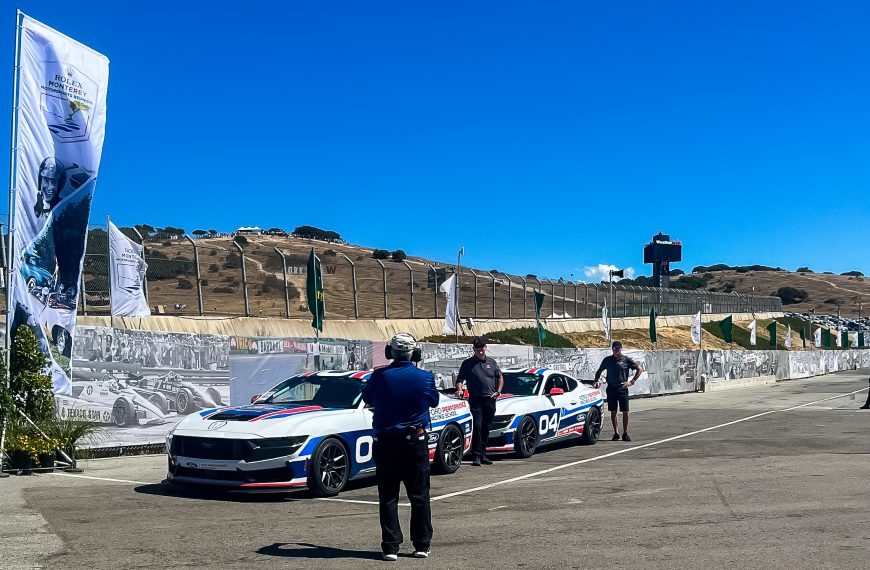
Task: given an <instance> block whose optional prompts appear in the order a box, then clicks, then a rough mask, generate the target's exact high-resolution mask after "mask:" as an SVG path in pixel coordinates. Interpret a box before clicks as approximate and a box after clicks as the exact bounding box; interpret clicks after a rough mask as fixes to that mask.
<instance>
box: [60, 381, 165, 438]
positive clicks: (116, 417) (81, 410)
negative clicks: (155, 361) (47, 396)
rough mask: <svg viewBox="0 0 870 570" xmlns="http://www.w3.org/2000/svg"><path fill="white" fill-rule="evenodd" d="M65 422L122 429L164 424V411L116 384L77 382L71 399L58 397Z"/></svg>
mask: <svg viewBox="0 0 870 570" xmlns="http://www.w3.org/2000/svg"><path fill="white" fill-rule="evenodd" d="M54 400H55V405H56V406H57V409H58V410H59V412H60V417H61V418H63V419H71V420H72V419H81V420H91V421H94V422H98V423H103V424H115V425H116V426H118V427H126V426H138V425H143V426H144V425H151V424H162V423H164V422H165V421H166V416H165V414H164V413H163V410H161V409H160V408H158V407H157V406H156V405H155V404H154V403H153V402H150V401H148V399H147V398H145V397H143V396H142V395H141V394H139V393H137V392H136V391H135V390H133V389H131V388H126V387H124V386H122V385H121V384H120V383H118V382H117V381H116V380H113V379H111V378H108V379H106V380H99V379H94V380H76V381H75V382H73V385H72V394H71V395H69V396H63V395H55V397H54Z"/></svg>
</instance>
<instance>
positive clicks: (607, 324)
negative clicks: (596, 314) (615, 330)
mask: <svg viewBox="0 0 870 570" xmlns="http://www.w3.org/2000/svg"><path fill="white" fill-rule="evenodd" d="M601 320H602V321H603V322H604V338H606V339H607V340H610V320H609V319H608V318H607V301H604V308H603V309H601Z"/></svg>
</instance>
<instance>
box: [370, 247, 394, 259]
mask: <svg viewBox="0 0 870 570" xmlns="http://www.w3.org/2000/svg"><path fill="white" fill-rule="evenodd" d="M372 257H373V258H375V259H388V258H389V257H390V252H389V251H387V250H385V249H376V250H374V251H373V252H372Z"/></svg>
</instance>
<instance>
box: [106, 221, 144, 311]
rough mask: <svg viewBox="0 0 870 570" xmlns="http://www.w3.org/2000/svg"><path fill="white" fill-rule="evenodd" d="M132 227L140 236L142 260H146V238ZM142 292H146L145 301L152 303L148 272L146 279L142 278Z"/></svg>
mask: <svg viewBox="0 0 870 570" xmlns="http://www.w3.org/2000/svg"><path fill="white" fill-rule="evenodd" d="M132 229H133V231H134V232H136V235H137V236H139V244H140V245H141V246H142V260H143V261H145V251H146V250H145V238H143V237H142V234H141V233H140V232H139V230H137V229H136V228H135V227H133V228H132ZM146 263H147V262H146ZM142 292H143V293H145V302H146V303H148V304H149V305H150V303H149V301H148V273H147V272H146V273H145V279H143V280H142ZM110 294H111V293H110Z"/></svg>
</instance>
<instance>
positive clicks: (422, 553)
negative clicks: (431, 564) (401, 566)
mask: <svg viewBox="0 0 870 570" xmlns="http://www.w3.org/2000/svg"><path fill="white" fill-rule="evenodd" d="M431 552H432V551H431V550H430V549H428V548H427V549H426V550H415V551H414V554H413V556H414V558H429V554H430V553H431Z"/></svg>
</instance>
